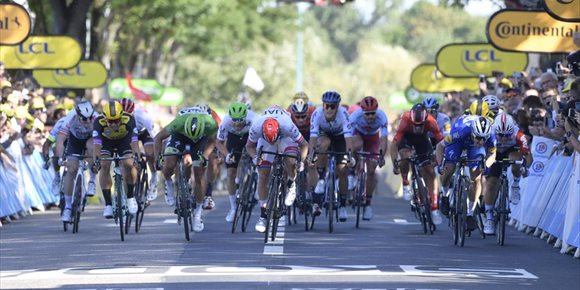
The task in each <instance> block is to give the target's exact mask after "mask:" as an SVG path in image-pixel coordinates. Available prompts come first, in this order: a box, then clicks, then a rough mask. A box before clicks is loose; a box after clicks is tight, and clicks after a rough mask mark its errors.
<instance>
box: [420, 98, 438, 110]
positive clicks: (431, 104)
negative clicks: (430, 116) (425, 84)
mask: <svg viewBox="0 0 580 290" xmlns="http://www.w3.org/2000/svg"><path fill="white" fill-rule="evenodd" d="M423 105H425V107H426V108H427V109H428V110H438V109H439V103H437V100H436V99H434V98H426V99H424V100H423Z"/></svg>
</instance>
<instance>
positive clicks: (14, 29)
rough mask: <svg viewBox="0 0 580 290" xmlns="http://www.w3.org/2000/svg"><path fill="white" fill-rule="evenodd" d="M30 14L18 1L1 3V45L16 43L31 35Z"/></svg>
mask: <svg viewBox="0 0 580 290" xmlns="http://www.w3.org/2000/svg"><path fill="white" fill-rule="evenodd" d="M30 28H31V21H30V14H28V11H27V10H26V8H24V7H22V6H21V5H18V4H16V3H2V4H0V45H15V44H19V43H21V42H23V41H24V40H25V39H26V38H27V37H28V35H30Z"/></svg>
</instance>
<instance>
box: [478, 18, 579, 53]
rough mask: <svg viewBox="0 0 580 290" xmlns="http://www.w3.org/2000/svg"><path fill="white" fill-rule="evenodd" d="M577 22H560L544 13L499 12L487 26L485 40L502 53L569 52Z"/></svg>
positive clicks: (572, 48)
mask: <svg viewBox="0 0 580 290" xmlns="http://www.w3.org/2000/svg"><path fill="white" fill-rule="evenodd" d="M578 31H580V22H563V21H560V20H556V19H554V18H553V17H552V16H550V14H548V13H547V12H545V11H523V10H501V11H498V12H496V13H494V14H493V15H492V16H491V17H490V18H489V21H488V22H487V31H486V32H487V39H488V40H489V42H490V43H491V44H493V46H495V47H496V48H498V49H501V50H507V51H522V52H549V53H550V52H561V53H566V52H571V51H575V50H576V49H577V47H576V45H574V42H573V34H574V32H578Z"/></svg>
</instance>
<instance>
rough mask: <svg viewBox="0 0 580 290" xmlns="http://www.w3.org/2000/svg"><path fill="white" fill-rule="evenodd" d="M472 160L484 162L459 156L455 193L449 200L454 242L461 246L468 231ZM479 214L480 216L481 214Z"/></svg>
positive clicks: (454, 184)
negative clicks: (468, 199)
mask: <svg viewBox="0 0 580 290" xmlns="http://www.w3.org/2000/svg"><path fill="white" fill-rule="evenodd" d="M472 162H478V163H479V164H482V163H483V160H482V159H476V160H468V159H467V157H466V156H462V157H460V158H459V160H458V162H457V166H456V168H455V172H454V173H453V193H452V194H451V198H450V200H449V204H450V206H449V216H450V222H451V226H452V231H453V244H454V245H457V244H459V246H460V247H463V246H464V244H465V235H466V232H467V196H468V194H469V190H470V187H471V175H470V173H469V167H468V166H466V165H467V164H468V163H472ZM474 215H475V213H474ZM477 215H478V216H479V214H477ZM481 233H483V231H481ZM484 237H485V236H484Z"/></svg>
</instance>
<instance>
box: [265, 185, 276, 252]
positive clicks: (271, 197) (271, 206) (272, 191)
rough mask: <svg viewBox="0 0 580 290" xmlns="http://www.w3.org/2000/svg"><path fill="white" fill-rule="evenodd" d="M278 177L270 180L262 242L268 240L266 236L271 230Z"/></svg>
mask: <svg viewBox="0 0 580 290" xmlns="http://www.w3.org/2000/svg"><path fill="white" fill-rule="evenodd" d="M278 183H279V181H278V178H277V177H272V180H271V182H270V192H269V193H268V203H267V207H266V211H267V215H266V231H265V232H264V243H267V242H268V236H269V234H270V231H271V230H272V227H271V224H272V222H273V218H274V211H275V210H276V208H275V207H276V204H277V199H278V192H277V189H278V187H279V186H278Z"/></svg>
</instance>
